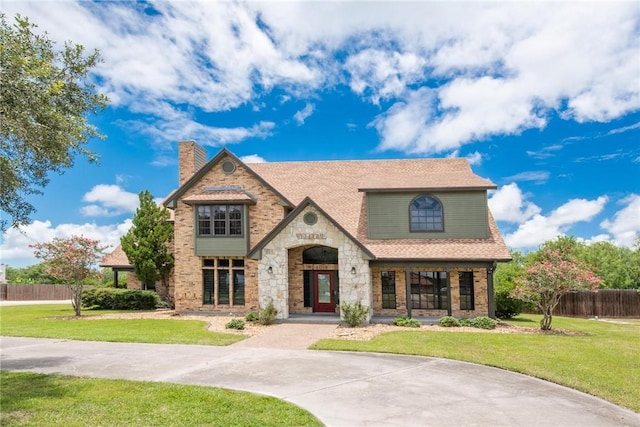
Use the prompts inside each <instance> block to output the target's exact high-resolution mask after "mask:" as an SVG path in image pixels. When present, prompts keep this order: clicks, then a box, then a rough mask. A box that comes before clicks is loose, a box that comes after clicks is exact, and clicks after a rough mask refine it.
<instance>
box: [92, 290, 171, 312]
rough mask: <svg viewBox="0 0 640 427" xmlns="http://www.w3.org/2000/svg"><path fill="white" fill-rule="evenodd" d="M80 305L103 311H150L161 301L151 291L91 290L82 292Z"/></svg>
mask: <svg viewBox="0 0 640 427" xmlns="http://www.w3.org/2000/svg"><path fill="white" fill-rule="evenodd" d="M82 305H83V306H84V307H87V308H99V309H103V310H152V309H154V308H156V307H158V306H160V305H161V301H160V298H159V297H158V294H156V293H155V292H153V291H142V290H139V289H116V288H93V289H86V290H85V291H83V292H82Z"/></svg>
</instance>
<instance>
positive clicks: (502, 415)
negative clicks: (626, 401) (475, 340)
mask: <svg viewBox="0 0 640 427" xmlns="http://www.w3.org/2000/svg"><path fill="white" fill-rule="evenodd" d="M0 349H1V352H2V356H1V359H0V362H1V365H0V366H1V368H2V369H3V370H24V371H35V372H42V373H48V374H52V373H57V374H66V375H79V376H88V377H97V378H121V379H129V380H148V381H164V382H173V383H181V384H198V385H205V386H217V387H226V388H230V389H236V390H246V391H251V392H255V393H262V394H266V395H271V396H275V397H278V398H281V399H283V400H286V401H289V402H292V403H294V404H296V405H299V406H301V407H302V408H305V409H307V410H309V411H310V412H311V413H313V414H314V415H316V416H317V417H318V418H319V419H320V420H321V421H322V422H323V423H325V424H326V425H329V426H417V425H420V426H433V425H436V426H554V427H555V426H584V427H586V426H623V425H628V426H640V415H638V414H635V413H633V412H631V411H627V410H624V409H621V408H619V407H617V406H615V405H613V404H610V403H608V402H605V401H603V400H600V399H597V398H595V397H592V396H589V395H586V394H584V393H580V392H577V391H574V390H571V389H568V388H565V387H560V386H558V385H555V384H552V383H548V382H545V381H541V380H537V379H534V378H531V377H527V376H524V375H519V374H515V373H512V372H508V371H503V370H500V369H494V368H489V367H486V366H479V365H474V364H470V363H464V362H456V361H450V360H442V359H435V358H428V357H415V356H399V355H383V354H371V353H342V352H324V351H310V350H276V349H268V348H259V349H258V348H242V347H238V346H230V347H211V346H195V345H160V344H132V343H105V342H83V341H68V340H53V339H34V338H9V337H2V338H1V341H0ZM203 422H206V420H203Z"/></svg>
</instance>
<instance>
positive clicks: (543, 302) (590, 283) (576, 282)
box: [511, 249, 602, 330]
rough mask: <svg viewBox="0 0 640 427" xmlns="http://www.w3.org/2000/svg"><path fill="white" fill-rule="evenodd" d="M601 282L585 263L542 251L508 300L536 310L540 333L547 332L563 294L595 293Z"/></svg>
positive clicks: (552, 252) (555, 252)
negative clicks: (589, 290) (537, 311)
mask: <svg viewBox="0 0 640 427" xmlns="http://www.w3.org/2000/svg"><path fill="white" fill-rule="evenodd" d="M601 282H602V280H601V279H600V278H599V277H597V276H595V275H594V274H593V273H592V272H591V270H590V268H589V266H588V265H587V264H585V263H584V262H582V261H579V260H576V259H572V258H568V257H563V255H562V253H561V252H560V251H558V250H554V249H543V250H542V252H541V253H540V261H537V262H536V263H535V264H533V265H532V266H531V267H529V268H528V270H527V272H526V275H525V276H524V277H522V278H521V279H520V280H519V282H518V284H517V286H516V288H515V289H514V291H513V292H512V294H511V296H512V298H517V299H520V300H522V301H525V302H529V303H532V304H534V305H535V306H537V307H538V308H539V309H540V311H541V312H542V320H541V321H540V329H542V330H550V329H551V320H552V318H553V310H554V309H555V308H556V306H557V305H558V302H560V298H561V297H562V296H563V295H564V294H566V293H569V292H571V291H576V290H583V289H597V288H598V285H599V284H600V283H601Z"/></svg>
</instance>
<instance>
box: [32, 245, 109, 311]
mask: <svg viewBox="0 0 640 427" xmlns="http://www.w3.org/2000/svg"><path fill="white" fill-rule="evenodd" d="M31 247H32V248H34V254H35V256H36V257H37V258H41V259H43V260H44V262H45V271H46V273H47V274H48V275H50V276H53V277H55V278H56V279H58V280H60V281H62V282H63V283H64V284H66V285H68V286H69V288H70V289H71V294H72V298H71V304H72V305H73V309H74V310H75V312H76V316H80V310H81V307H82V288H83V285H84V281H85V280H86V279H88V278H90V277H92V276H96V275H98V274H99V273H98V270H96V268H95V266H96V264H97V263H98V261H100V259H101V258H102V254H103V253H104V250H105V249H106V248H107V247H106V246H100V244H99V242H98V241H97V240H92V239H88V238H86V237H82V236H71V237H70V238H68V239H62V238H59V237H56V238H55V239H53V240H52V241H51V242H44V243H37V244H35V245H31Z"/></svg>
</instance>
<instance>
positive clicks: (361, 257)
mask: <svg viewBox="0 0 640 427" xmlns="http://www.w3.org/2000/svg"><path fill="white" fill-rule="evenodd" d="M307 213H313V214H315V215H316V217H317V222H315V223H314V224H312V225H309V224H307V223H306V222H305V221H304V220H303V217H304V216H305V215H306V214H307ZM303 246H306V247H311V246H326V247H330V248H334V249H337V251H338V268H337V270H336V271H337V272H338V273H337V274H338V275H339V277H340V281H339V295H340V300H341V301H343V302H350V303H355V302H360V303H361V304H362V305H364V306H366V307H371V305H372V292H371V274H370V271H369V262H368V260H367V259H366V256H365V254H364V253H363V252H362V249H360V247H359V245H358V244H357V243H356V242H354V241H353V240H352V239H351V238H350V237H349V236H347V235H345V234H344V233H343V232H342V231H341V230H340V229H338V227H336V226H335V225H334V224H333V222H332V221H330V220H329V219H328V218H326V217H325V216H324V215H323V214H322V212H320V211H319V210H318V209H315V208H314V207H313V206H312V205H308V206H306V207H305V208H304V209H303V210H301V211H300V212H299V213H298V215H297V216H296V218H293V219H292V220H291V221H290V222H289V223H288V224H287V225H286V226H285V227H284V228H283V229H282V230H281V231H280V232H279V233H278V234H277V235H276V236H275V237H273V239H271V241H269V242H268V243H267V244H266V245H265V246H264V247H263V248H262V257H261V259H260V261H259V264H258V298H259V301H260V307H265V306H266V305H268V304H269V303H273V305H274V307H275V308H276V309H277V310H278V318H280V319H286V318H287V317H289V301H290V298H289V274H290V271H291V270H290V268H289V250H290V249H295V248H299V247H303ZM367 320H368V319H367Z"/></svg>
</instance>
